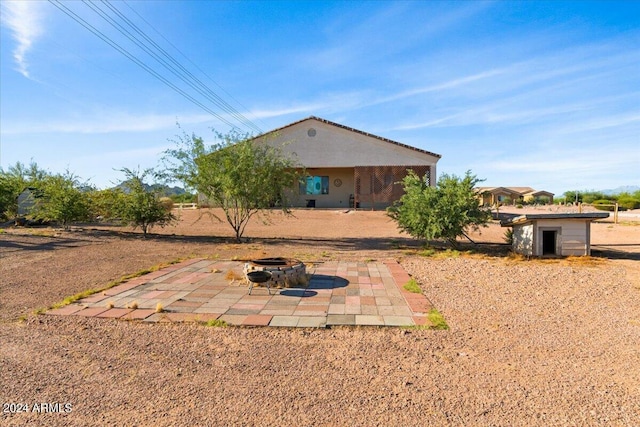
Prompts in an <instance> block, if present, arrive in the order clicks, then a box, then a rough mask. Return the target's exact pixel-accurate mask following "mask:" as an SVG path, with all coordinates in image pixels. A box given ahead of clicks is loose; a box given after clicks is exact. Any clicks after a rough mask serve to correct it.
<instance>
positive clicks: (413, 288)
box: [403, 279, 422, 294]
mask: <svg viewBox="0 0 640 427" xmlns="http://www.w3.org/2000/svg"><path fill="white" fill-rule="evenodd" d="M403 288H404V290H405V291H409V292H413V293H414V294H421V293H422V289H420V285H418V282H416V279H409V281H408V282H407V283H405V285H404V286H403Z"/></svg>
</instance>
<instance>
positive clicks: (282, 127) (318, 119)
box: [252, 116, 442, 159]
mask: <svg viewBox="0 0 640 427" xmlns="http://www.w3.org/2000/svg"><path fill="white" fill-rule="evenodd" d="M307 120H316V121H319V122H322V123H325V124H328V125H331V126H335V127H339V128H342V129H346V130H348V131H351V132H356V133H359V134H361V135H365V136H368V137H370V138H375V139H379V140H381V141H384V142H388V143H390V144H395V145H397V146H400V147H403V148H408V149H410V150H414V151H417V152H419V153H424V154H429V155H431V156H434V157H437V158H439V159H440V158H442V155H441V154H437V153H434V152H432V151H428V150H423V149H422V148H417V147H413V146H411V145H407V144H403V143H402V142H398V141H394V140H392V139H389V138H385V137H383V136H379V135H374V134H372V133H369V132H365V131H362V130H359V129H356V128H352V127H349V126H346V125H342V124H340V123H336V122H332V121H331V120H327V119H323V118H321V117H318V116H309V117H306V118H304V119H301V120H298V121H295V122H293V123H289V124H288V125H284V126H281V127H279V128H276V129H273V130H270V131H269V132H265V133H262V134H260V135H258V136H256V137H254V138H252V139H258V138H260V137H263V136H266V135H268V134H271V133H274V132H278V131H280V130H282V129H286V128H288V127H291V126H295V125H297V124H299V123H302V122H305V121H307Z"/></svg>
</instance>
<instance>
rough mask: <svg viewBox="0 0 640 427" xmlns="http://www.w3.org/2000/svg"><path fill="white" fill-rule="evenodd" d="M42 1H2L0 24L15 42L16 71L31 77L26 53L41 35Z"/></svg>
mask: <svg viewBox="0 0 640 427" xmlns="http://www.w3.org/2000/svg"><path fill="white" fill-rule="evenodd" d="M43 15H44V12H43V8H42V3H40V2H36V1H3V2H2V25H4V26H6V27H7V28H8V29H9V30H10V31H11V35H12V37H13V38H14V40H15V41H16V43H17V46H16V47H15V49H14V50H13V58H14V60H15V61H16V65H17V71H18V72H19V73H20V74H22V75H23V76H25V77H26V78H31V77H30V75H29V63H28V61H27V53H28V52H29V50H30V49H31V47H32V46H33V43H34V42H35V41H36V40H37V39H38V38H39V37H40V36H41V35H42V33H43V32H44V28H43V25H42V21H43Z"/></svg>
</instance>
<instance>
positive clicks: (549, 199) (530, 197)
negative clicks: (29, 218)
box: [522, 190, 554, 205]
mask: <svg viewBox="0 0 640 427" xmlns="http://www.w3.org/2000/svg"><path fill="white" fill-rule="evenodd" d="M522 196H523V198H524V201H525V202H527V203H531V202H535V201H541V202H542V203H543V204H544V203H546V204H550V205H551V204H553V196H554V194H553V193H550V192H548V191H544V190H539V191H530V192H528V193H525V194H523V195H522Z"/></svg>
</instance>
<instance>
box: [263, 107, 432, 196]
mask: <svg viewBox="0 0 640 427" xmlns="http://www.w3.org/2000/svg"><path fill="white" fill-rule="evenodd" d="M255 140H256V141H259V142H263V143H266V144H269V145H272V146H276V147H281V148H282V149H283V151H284V153H285V154H289V155H291V156H292V157H293V158H294V159H295V160H296V161H297V162H298V163H299V164H301V165H302V166H304V167H305V169H306V172H307V177H306V179H305V181H304V182H303V183H301V184H300V185H299V188H297V189H294V190H293V192H294V194H293V197H292V206H293V207H317V208H354V207H356V208H365V209H381V208H385V207H387V206H389V205H391V204H392V203H393V202H394V201H395V200H398V199H399V198H400V197H401V196H402V194H403V191H402V185H401V184H398V181H401V180H402V179H403V178H404V177H405V176H406V174H407V171H408V170H409V169H411V170H413V171H415V172H416V173H417V174H418V175H419V176H421V177H424V179H425V180H427V182H428V183H429V184H430V185H432V186H434V185H435V181H436V164H437V163H438V160H440V158H441V156H440V155H439V154H435V153H432V152H430V151H426V150H422V149H419V148H415V147H411V146H409V145H405V144H402V143H400V142H396V141H392V140H390V139H387V138H383V137H380V136H377V135H373V134H370V133H367V132H363V131H360V130H357V129H353V128H350V127H347V126H344V125H341V124H338V123H334V122H331V121H329V120H325V119H321V118H319V117H314V116H312V117H308V118H306V119H303V120H300V121H297V122H294V123H291V124H289V125H287V126H284V127H281V128H278V129H274V130H272V131H270V132H267V133H265V134H263V135H260V136H258V137H256V138H255Z"/></svg>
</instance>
